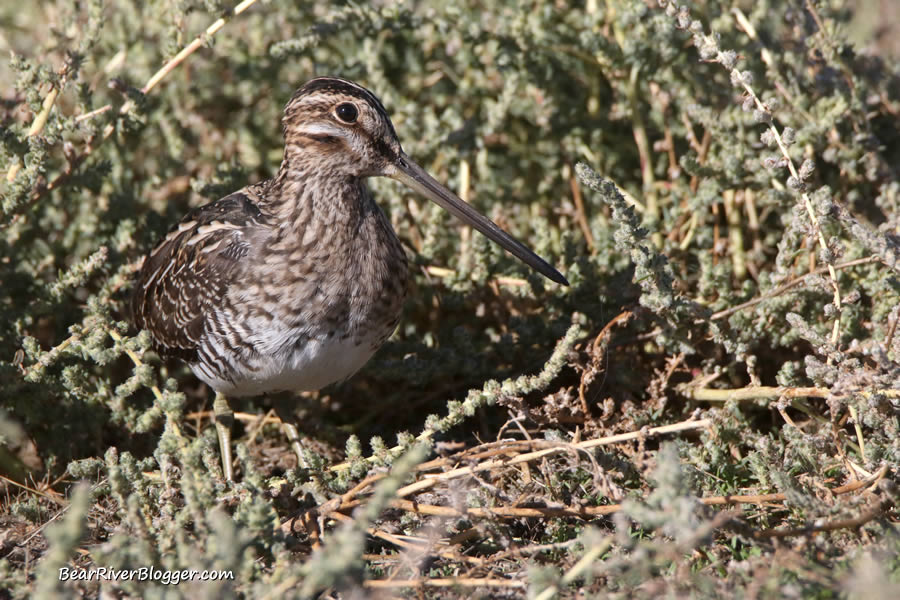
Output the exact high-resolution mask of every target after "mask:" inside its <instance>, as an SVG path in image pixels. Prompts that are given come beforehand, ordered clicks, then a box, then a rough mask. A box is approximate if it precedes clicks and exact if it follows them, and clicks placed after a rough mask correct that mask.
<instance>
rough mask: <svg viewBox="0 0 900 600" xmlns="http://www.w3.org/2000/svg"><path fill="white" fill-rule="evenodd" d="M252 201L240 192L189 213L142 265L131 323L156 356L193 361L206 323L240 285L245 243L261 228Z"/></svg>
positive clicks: (245, 192) (249, 195)
mask: <svg viewBox="0 0 900 600" xmlns="http://www.w3.org/2000/svg"><path fill="white" fill-rule="evenodd" d="M254 197H255V194H253V193H252V192H249V191H248V190H246V189H245V190H241V191H239V192H235V193H234V194H231V195H229V196H226V197H224V198H221V199H220V200H216V201H215V202H211V203H210V204H207V205H205V206H201V207H199V208H196V209H194V210H192V211H191V212H189V213H188V214H187V215H186V216H185V217H184V219H183V220H182V221H181V222H180V223H179V224H178V225H176V226H175V227H174V228H172V230H171V231H170V232H169V233H168V235H166V237H165V238H163V239H162V240H161V241H160V242H159V243H158V244H157V245H156V247H155V248H154V249H153V250H152V251H151V252H150V254H149V255H148V256H147V258H146V259H145V260H144V265H143V267H142V268H141V271H140V273H139V275H138V277H137V281H136V285H135V290H134V296H133V297H132V303H131V306H132V313H133V319H134V323H135V325H137V327H138V328H140V329H148V330H149V331H150V334H151V337H152V338H153V343H154V347H155V348H156V349H157V350H158V351H159V352H160V353H161V354H163V355H165V356H175V357H178V358H181V359H183V360H186V361H188V362H193V361H194V360H196V357H197V350H198V347H199V344H200V342H201V340H202V337H203V335H204V333H205V331H206V327H207V319H208V318H209V317H210V315H211V313H212V311H213V310H214V309H215V308H217V307H221V306H222V302H223V300H224V297H225V294H226V292H227V290H228V287H229V285H231V284H232V283H233V282H234V281H236V280H238V279H240V277H241V273H242V272H243V271H244V270H245V268H246V265H245V261H244V260H243V259H244V258H245V257H246V256H247V254H248V253H249V252H250V241H249V237H250V236H251V235H252V232H253V230H254V229H255V228H256V227H258V226H260V225H263V224H264V223H265V220H266V219H265V216H264V215H263V213H262V212H261V211H260V210H259V207H258V206H257V205H256V204H255V203H254V202H253V198H254Z"/></svg>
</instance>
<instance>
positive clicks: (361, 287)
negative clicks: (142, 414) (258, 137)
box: [132, 77, 568, 479]
mask: <svg viewBox="0 0 900 600" xmlns="http://www.w3.org/2000/svg"><path fill="white" fill-rule="evenodd" d="M282 123H283V127H284V141H285V147H284V161H283V162H282V163H281V168H280V170H279V171H278V175H276V176H275V178H274V179H269V180H267V181H263V182H260V183H256V184H253V185H250V186H247V187H245V188H244V189H242V190H240V191H238V192H235V193H233V194H231V195H229V196H226V197H224V198H222V199H220V200H217V201H215V202H212V203H210V204H207V205H205V206H201V207H200V208H196V209H194V210H192V211H191V212H189V213H188V214H187V216H186V217H185V218H184V219H183V220H182V221H181V222H180V223H179V224H178V225H177V226H176V227H174V228H173V229H172V231H171V232H170V233H169V234H168V235H167V236H166V237H165V238H164V239H163V240H162V241H160V242H159V244H157V246H156V247H155V248H154V249H153V250H152V251H151V252H150V254H149V255H148V256H147V258H146V259H145V261H144V265H143V268H142V269H141V272H140V274H139V276H138V280H137V287H136V290H135V293H134V298H133V301H132V308H133V314H134V322H135V324H136V325H137V326H138V327H139V328H142V329H147V330H148V331H149V332H150V335H151V337H152V338H153V342H154V345H155V347H156V349H157V350H158V351H159V352H160V353H161V354H163V355H166V356H177V357H179V358H182V359H183V360H185V361H187V363H188V364H189V365H190V367H191V369H192V370H193V371H194V373H195V374H196V375H197V377H199V378H200V379H202V380H203V381H205V382H206V383H207V384H209V385H210V386H211V387H212V388H213V390H215V391H216V401H215V404H214V410H215V414H216V427H217V430H218V435H219V444H220V450H221V453H222V462H223V470H224V473H225V476H226V478H227V479H232V477H233V471H232V460H231V442H230V437H231V436H230V421H231V412H230V409H229V407H228V403H227V400H226V396H252V395H258V394H264V393H267V392H274V391H282V390H298V391H299V390H317V389H319V388H322V387H324V386H326V385H328V384H330V383H332V382H335V381H340V380H342V379H346V378H347V377H349V376H351V375H352V374H353V373H355V372H356V371H357V370H358V369H359V368H360V367H362V366H363V364H365V363H366V361H367V360H369V358H370V357H371V356H372V354H373V353H374V352H375V351H376V350H377V349H378V347H379V346H381V344H382V343H383V342H384V341H385V340H386V339H387V338H388V336H390V335H391V333H392V332H393V331H394V329H395V328H396V326H397V323H398V322H399V320H400V311H401V307H402V306H403V301H404V298H405V296H406V288H407V278H408V273H407V264H406V256H405V254H404V251H403V248H402V247H401V245H400V241H399V240H398V239H397V236H396V235H395V234H394V231H393V229H392V228H391V225H390V222H389V221H388V219H387V218H386V217H385V215H384V213H382V212H381V210H380V209H379V208H378V206H377V205H376V204H375V201H374V200H373V199H372V195H371V194H370V193H369V190H368V189H367V188H366V185H365V178H366V177H373V176H376V175H383V176H386V177H391V178H393V179H396V180H398V181H401V182H403V183H404V184H406V185H407V186H409V187H410V188H412V189H413V190H416V191H417V192H419V193H421V194H422V195H424V196H426V197H427V198H429V199H430V200H433V201H434V202H436V203H437V204H439V205H440V206H442V207H443V208H445V209H446V210H448V211H450V212H451V213H453V214H454V215H455V216H457V217H458V218H460V219H461V220H463V221H464V222H466V223H468V224H469V225H471V226H472V227H474V228H475V229H477V230H478V231H480V232H481V233H483V234H484V235H486V236H487V237H488V238H490V239H491V240H493V241H495V242H497V243H498V244H500V245H501V246H502V247H503V248H505V249H506V250H508V251H509V252H511V253H512V254H513V255H515V256H516V257H517V258H519V259H520V260H521V261H522V262H524V263H525V264H527V265H529V266H530V267H531V268H533V269H535V270H536V271H538V272H539V273H542V274H543V275H545V276H546V277H548V278H550V279H552V280H553V281H555V282H557V283H561V284H564V285H568V282H567V281H566V279H565V278H564V277H563V276H562V275H560V274H559V273H558V272H557V271H556V270H555V269H554V268H553V267H551V266H550V265H549V264H547V263H546V262H544V260H542V259H541V258H540V257H538V256H537V255H535V254H534V253H533V252H531V251H530V250H529V249H528V248H526V247H525V246H523V245H522V244H521V243H520V242H518V241H517V240H515V239H514V238H512V237H511V236H510V235H509V234H507V233H506V232H505V231H503V230H502V229H500V228H499V227H497V225H495V224H494V223H493V222H491V221H490V220H489V219H487V218H486V217H484V216H482V215H480V214H479V213H478V212H476V211H475V209H473V208H472V207H471V206H469V205H468V204H466V203H465V202H463V201H462V200H460V199H459V198H457V197H456V196H455V195H454V194H453V193H451V192H450V191H448V190H447V189H446V188H444V187H443V186H441V184H439V183H438V182H437V181H435V180H434V179H432V178H431V177H430V176H429V175H428V174H427V173H426V172H425V171H424V170H423V169H422V168H421V167H419V166H418V165H416V164H415V163H414V162H412V161H411V160H410V159H409V157H407V156H406V154H404V152H403V149H402V148H401V147H400V142H399V140H398V139H397V134H396V133H395V132H394V127H393V125H392V124H391V120H390V118H389V117H388V115H387V113H386V112H385V110H384V107H383V106H382V105H381V102H379V100H378V98H376V97H375V96H374V95H373V94H372V93H371V92H369V91H368V90H366V89H365V88H363V87H361V86H359V85H357V84H355V83H352V82H350V81H346V80H343V79H337V78H333V77H320V78H317V79H313V80H311V81H309V82H307V83H306V84H305V85H304V86H303V87H301V88H300V89H299V90H297V92H296V93H295V94H294V96H293V97H292V98H291V100H290V101H289V102H288V103H287V106H286V107H285V109H284V118H283V120H282ZM288 434H289V435H290V436H291V437H292V438H293V439H295V440H296V430H293V431H290V430H289V431H288ZM296 449H297V445H295V450H296Z"/></svg>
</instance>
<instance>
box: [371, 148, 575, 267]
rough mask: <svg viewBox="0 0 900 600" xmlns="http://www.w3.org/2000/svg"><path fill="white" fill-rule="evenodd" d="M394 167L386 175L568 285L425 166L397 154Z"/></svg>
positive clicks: (544, 263)
mask: <svg viewBox="0 0 900 600" xmlns="http://www.w3.org/2000/svg"><path fill="white" fill-rule="evenodd" d="M394 166H395V167H396V170H394V172H392V173H387V175H388V176H389V177H392V178H393V179H396V180H397V181H399V182H401V183H403V184H405V185H406V186H408V187H409V188H411V189H413V190H415V191H417V192H419V193H420V194H422V195H423V196H425V197H426V198H428V199H429V200H431V201H432V202H434V203H435V204H437V205H438V206H440V207H441V208H443V209H444V210H447V211H449V212H450V214H452V215H453V216H455V217H456V218H457V219H459V220H461V221H462V222H463V223H466V224H467V225H471V226H472V227H474V228H475V229H477V230H478V231H480V232H481V233H483V234H484V235H486V236H487V237H488V239H489V240H491V241H493V242H496V243H497V244H499V245H500V246H501V247H503V248H504V249H505V250H507V251H508V252H510V253H511V254H512V255H513V256H515V257H516V258H518V259H519V260H521V261H522V262H523V263H525V264H526V265H528V266H529V267H531V268H532V269H534V270H535V271H537V272H538V273H540V274H541V275H543V276H544V277H546V278H548V279H551V280H553V281H555V282H556V283H560V284H562V285H569V282H568V281H567V280H566V278H565V277H563V276H562V274H561V273H560V272H559V271H557V270H556V269H554V268H553V267H551V266H550V265H549V264H548V263H547V261H545V260H544V259H543V258H541V257H540V256H538V255H537V254H535V253H534V252H532V251H531V250H529V249H528V248H527V247H526V246H525V245H524V244H522V242H520V241H519V240H517V239H516V238H514V237H513V236H511V235H509V234H508V233H506V232H505V231H503V230H502V229H500V227H498V226H497V224H496V223H494V222H493V221H491V220H490V219H488V218H487V217H485V216H484V215H482V214H481V213H479V212H478V211H477V210H475V209H474V208H472V207H471V206H470V205H468V204H466V203H465V202H464V201H463V200H462V199H461V198H459V197H458V196H457V195H456V194H454V193H453V192H451V191H450V190H448V189H447V188H445V187H444V186H442V185H441V184H440V183H438V182H437V181H435V179H434V178H433V177H432V176H431V175H429V174H428V173H426V172H425V169H423V168H422V167H420V166H419V165H417V164H416V163H414V162H413V161H411V160H410V159H409V158H408V157H407V156H406V155H405V154H401V156H400V158H399V159H398V160H397V161H396V162H395V163H394Z"/></svg>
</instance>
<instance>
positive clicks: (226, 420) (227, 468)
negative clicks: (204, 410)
mask: <svg viewBox="0 0 900 600" xmlns="http://www.w3.org/2000/svg"><path fill="white" fill-rule="evenodd" d="M213 413H214V414H215V415H216V433H217V434H218V435H219V456H220V457H221V458H222V472H223V473H224V474H225V479H226V480H227V481H234V469H233V468H232V466H231V426H232V425H233V424H234V412H233V411H232V410H231V407H230V406H228V399H227V398H225V394H220V393H218V392H216V399H215V400H214V401H213Z"/></svg>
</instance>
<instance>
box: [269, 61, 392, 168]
mask: <svg viewBox="0 0 900 600" xmlns="http://www.w3.org/2000/svg"><path fill="white" fill-rule="evenodd" d="M283 125H284V137H285V146H286V150H287V152H288V153H290V154H291V156H292V161H295V162H296V161H298V160H304V159H305V158H306V157H307V156H309V160H310V161H314V162H315V164H317V165H320V166H321V168H323V169H326V168H327V169H335V170H337V171H338V173H339V174H340V175H344V176H350V177H371V176H375V175H387V171H388V170H389V166H390V165H392V164H394V163H396V162H397V160H398V159H399V158H400V157H401V156H402V155H403V149H402V148H401V147H400V140H398V139H397V134H396V132H395V131H394V125H393V124H392V123H391V119H390V117H388V114H387V111H385V109H384V106H383V105H382V104H381V101H379V100H378V98H376V97H375V95H374V94H372V92H370V91H369V90H367V89H366V88H364V87H362V86H360V85H357V84H355V83H353V82H352V81H347V80H345V79H339V78H337V77H317V78H316V79H312V80H310V81H308V82H306V84H304V85H303V87H301V88H300V89H299V90H297V91H296V92H295V93H294V95H293V97H292V98H291V100H290V101H289V102H288V103H287V106H285V108H284V119H283ZM298 166H299V165H298ZM303 166H304V167H309V166H310V165H303ZM305 170H307V171H308V169H305Z"/></svg>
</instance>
